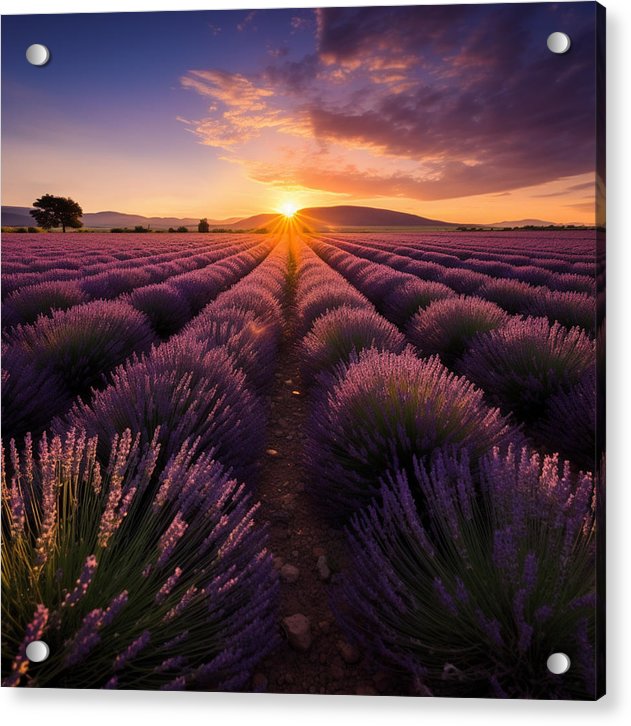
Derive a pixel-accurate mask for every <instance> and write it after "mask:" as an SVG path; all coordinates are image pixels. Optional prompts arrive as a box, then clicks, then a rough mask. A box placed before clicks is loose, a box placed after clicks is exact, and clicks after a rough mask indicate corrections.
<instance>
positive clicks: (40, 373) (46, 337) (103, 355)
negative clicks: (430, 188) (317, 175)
mask: <svg viewBox="0 0 631 726" xmlns="http://www.w3.org/2000/svg"><path fill="white" fill-rule="evenodd" d="M267 250H268V246H267V245H266V244H264V245H262V246H259V248H258V250H257V251H256V253H252V252H249V251H246V252H242V253H241V254H240V255H237V256H235V257H234V258H231V259H228V260H226V261H224V262H219V263H216V266H213V268H212V272H211V271H210V270H211V268H208V269H206V270H205V271H196V274H188V273H187V274H186V275H184V276H182V278H181V279H180V280H178V281H177V282H178V286H177V287H173V288H171V287H169V288H168V289H167V290H165V291H164V293H163V294H162V295H159V296H154V299H153V308H152V310H151V314H152V316H153V318H152V319H153V324H154V326H156V327H157V320H158V316H159V315H160V314H162V315H163V319H164V317H166V318H167V320H171V325H173V326H174V327H178V326H181V324H183V323H184V322H186V320H187V319H188V318H190V311H192V310H194V309H199V308H201V307H202V306H203V305H205V304H207V303H208V302H209V301H210V300H212V299H213V298H214V297H216V296H217V295H218V294H219V293H220V292H222V291H223V290H225V289H226V288H227V287H229V286H230V285H232V284H234V283H235V282H236V281H238V280H239V279H240V278H241V277H243V276H244V275H246V274H247V273H248V272H250V271H251V270H252V269H253V268H254V267H255V266H256V264H257V263H258V262H260V259H261V258H262V257H263V256H264V255H265V253H266V252H267ZM173 291H175V295H174V294H173ZM175 296H177V298H179V300H180V302H181V303H182V304H181V305H180V307H179V308H178V307H177V306H176V305H175V303H174V297H175ZM178 310H179V311H180V313H181V317H180V318H177V317H176V318H175V319H174V318H173V316H174V315H177V313H178ZM151 323H152V320H150V318H149V317H148V316H147V315H145V314H144V313H143V312H140V311H139V310H137V309H135V308H134V307H133V306H132V304H131V303H130V302H128V301H123V300H111V301H104V300H96V301H93V302H89V303H85V304H83V305H77V306H75V307H73V308H70V309H69V310H65V311H57V312H53V314H52V316H51V317H50V318H47V317H42V318H39V319H38V320H37V322H36V323H34V324H32V325H24V326H22V325H19V326H17V328H15V329H14V330H13V331H12V332H11V334H10V336H8V337H7V339H6V340H5V341H4V342H3V351H2V353H3V372H2V376H3V380H2V382H3V410H2V422H3V427H4V431H5V434H6V435H8V436H12V437H21V436H23V435H24V433H26V432H27V431H31V432H32V433H36V432H39V431H41V430H42V428H43V427H44V426H46V425H47V424H48V423H49V422H50V420H51V419H52V417H53V416H54V415H59V414H61V413H62V412H63V411H64V410H65V409H66V408H68V406H69V405H70V403H71V402H72V400H73V399H74V398H75V397H76V396H84V395H86V394H87V393H88V392H89V390H90V388H91V387H92V386H97V387H100V386H102V385H103V383H104V380H105V375H106V374H107V372H108V371H109V370H111V369H113V368H114V367H115V366H117V365H119V364H120V363H122V362H123V361H124V360H125V359H126V358H128V357H129V356H130V355H131V354H132V353H134V352H136V353H142V352H143V351H145V350H148V349H149V347H150V346H151V344H152V343H154V342H156V341H157V337H156V334H155V332H154V329H153V328H152V324H151Z"/></svg>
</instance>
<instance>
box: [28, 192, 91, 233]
mask: <svg viewBox="0 0 631 726" xmlns="http://www.w3.org/2000/svg"><path fill="white" fill-rule="evenodd" d="M33 206H34V207H35V209H32V210H31V216H32V217H34V218H35V221H36V222H37V224H38V225H39V226H40V227H43V228H44V229H52V228H53V227H61V228H62V230H63V231H64V232H65V231H66V227H72V228H74V229H78V228H79V227H83V222H82V221H81V219H80V217H81V216H82V215H83V209H81V207H80V206H79V205H78V204H77V202H75V201H74V199H70V197H55V196H53V195H52V194H44V196H43V197H40V198H39V199H36V200H35V201H34V202H33Z"/></svg>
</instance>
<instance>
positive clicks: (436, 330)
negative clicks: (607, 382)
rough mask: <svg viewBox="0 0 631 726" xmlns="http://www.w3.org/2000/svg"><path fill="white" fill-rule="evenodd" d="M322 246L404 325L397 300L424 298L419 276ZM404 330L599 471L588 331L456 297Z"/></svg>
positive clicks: (553, 448) (557, 447) (544, 441)
mask: <svg viewBox="0 0 631 726" xmlns="http://www.w3.org/2000/svg"><path fill="white" fill-rule="evenodd" d="M312 244H314V243H312ZM315 249H316V250H318V251H319V252H320V253H321V254H324V255H326V256H327V258H328V259H329V260H331V259H336V260H338V265H339V269H341V270H343V271H344V273H345V274H346V275H347V276H348V277H349V278H350V280H351V282H353V283H355V284H356V285H357V286H358V287H360V289H361V290H362V291H363V292H365V293H366V294H367V295H368V297H369V298H370V299H371V300H372V301H373V302H375V303H376V304H377V305H378V307H380V308H381V309H382V310H384V312H385V311H388V312H390V315H389V317H390V316H391V315H392V313H393V312H395V316H394V317H391V319H393V320H395V322H398V323H399V324H401V322H402V321H401V319H400V318H398V317H396V308H395V307H393V305H396V304H398V305H400V306H401V307H399V310H401V309H402V308H403V309H409V308H407V305H408V303H409V301H410V297H411V299H412V300H414V301H418V300H420V297H419V298H417V297H415V296H416V294H417V291H416V285H418V284H419V283H418V282H417V283H416V284H412V283H408V282H405V283H404V284H402V285H400V286H398V285H397V284H396V274H397V273H396V272H395V273H393V272H392V271H391V270H389V268H386V267H385V266H383V265H377V264H376V263H373V264H372V267H370V266H367V265H364V264H362V263H361V261H360V262H359V264H358V262H357V260H356V259H353V258H350V257H348V253H344V252H343V251H337V250H335V248H331V247H323V245H322V243H319V244H317V246H315ZM340 260H341V262H340ZM369 264H370V263H369ZM342 265H344V266H343V267H342ZM384 291H385V292H384ZM419 295H420V291H419ZM388 296H389V297H388ZM393 301H397V303H396V304H395V303H393ZM543 301H545V298H543V299H542V303H543ZM558 317H562V318H563V319H564V321H565V322H569V323H571V322H572V319H571V318H570V319H568V318H567V317H565V318H564V317H563V316H558ZM403 329H404V330H405V332H406V334H407V339H408V341H409V342H410V343H412V344H413V345H414V347H415V349H416V351H417V353H418V354H419V355H421V356H424V357H429V356H433V355H438V356H440V358H441V360H442V362H443V363H444V364H445V365H447V366H448V367H449V368H451V369H453V370H454V371H455V372H456V373H458V374H460V375H464V376H466V378H468V379H469V380H471V381H472V382H473V383H475V384H476V385H478V386H480V387H481V388H482V389H483V390H484V392H485V394H486V398H487V400H488V401H489V402H490V403H491V404H492V405H493V406H498V407H499V408H500V409H501V411H502V413H503V414H504V415H505V416H509V417H510V418H511V420H512V421H513V422H514V423H515V424H517V425H521V426H523V427H524V430H525V432H526V434H527V435H528V436H529V437H530V438H531V440H532V441H533V442H534V443H535V444H536V445H537V446H540V447H543V448H544V449H545V450H547V451H549V452H560V453H561V455H562V456H563V457H565V458H567V459H570V460H571V461H572V462H574V463H575V464H576V465H577V466H578V467H580V468H582V469H584V470H588V471H593V469H594V466H595V456H596V453H595V452H596V448H595V444H596V442H595V435H596V433H595V432H596V380H595V343H594V341H593V339H592V338H591V337H589V336H588V335H587V334H586V333H585V332H584V331H583V330H582V329H580V328H578V327H570V328H566V327H563V326H561V325H559V323H558V322H553V323H550V322H549V319H547V318H545V317H535V316H528V317H525V318H521V317H519V316H516V315H512V316H511V315H508V314H507V313H506V312H505V311H504V310H503V309H502V308H500V307H499V306H498V305H496V304H495V303H493V302H490V301H488V300H484V299H481V298H479V297H475V296H458V297H456V296H453V295H452V296H447V295H444V296H443V297H442V299H437V300H433V301H431V302H429V304H427V305H426V306H424V305H423V304H421V307H420V309H419V311H418V312H416V313H415V314H414V315H413V316H412V317H411V318H410V319H409V321H408V322H407V324H405V325H404V326H403ZM568 414H571V416H572V418H571V420H572V421H573V426H574V428H575V435H574V436H571V437H570V436H567V435H566V433H565V432H566V430H567V425H566V423H565V421H566V420H567V419H566V417H567V416H568Z"/></svg>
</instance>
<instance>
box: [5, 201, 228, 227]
mask: <svg viewBox="0 0 631 726" xmlns="http://www.w3.org/2000/svg"><path fill="white" fill-rule="evenodd" d="M29 212H30V208H29V207H4V206H3V207H2V226H3V227H33V226H35V220H34V219H33V217H31V215H30V214H29ZM82 219H83V226H84V227H89V228H90V229H110V228H111V227H136V226H142V227H151V228H152V229H168V228H169V227H193V226H194V227H197V223H198V222H199V217H197V218H195V219H193V218H192V217H190V218H180V217H144V216H142V215H141V214H125V213H124V212H86V213H85V214H84V215H83V217H82ZM238 221H239V217H230V219H221V220H216V219H209V220H208V223H209V224H210V225H211V226H213V227H223V226H230V225H232V224H233V223H234V222H238Z"/></svg>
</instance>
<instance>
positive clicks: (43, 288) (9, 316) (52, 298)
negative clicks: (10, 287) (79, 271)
mask: <svg viewBox="0 0 631 726" xmlns="http://www.w3.org/2000/svg"><path fill="white" fill-rule="evenodd" d="M87 299H88V297H87V295H86V294H85V293H84V292H83V291H82V289H81V286H80V284H79V282H78V281H77V280H63V281H62V280H49V281H47V282H40V283H37V284H35V285H26V286H25V287H21V288H20V289H19V290H15V291H14V292H12V293H11V294H10V295H9V296H8V297H7V299H6V300H5V302H3V304H2V326H3V328H9V327H12V326H14V325H19V324H29V323H34V322H35V321H36V320H37V318H38V316H39V315H49V314H50V313H51V312H52V311H53V310H67V309H68V308H71V307H72V306H73V305H79V304H81V303H83V302H86V301H87Z"/></svg>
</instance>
